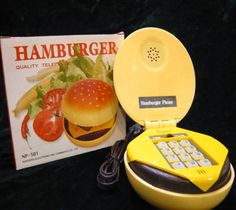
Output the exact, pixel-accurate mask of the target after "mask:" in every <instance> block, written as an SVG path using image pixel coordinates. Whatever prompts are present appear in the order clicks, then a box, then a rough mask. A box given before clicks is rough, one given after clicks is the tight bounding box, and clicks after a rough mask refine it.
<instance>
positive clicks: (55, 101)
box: [42, 88, 65, 109]
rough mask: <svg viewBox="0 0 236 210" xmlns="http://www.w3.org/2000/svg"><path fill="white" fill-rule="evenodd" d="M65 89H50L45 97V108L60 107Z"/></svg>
mask: <svg viewBox="0 0 236 210" xmlns="http://www.w3.org/2000/svg"><path fill="white" fill-rule="evenodd" d="M64 93H65V90H64V89H62V88H57V89H53V90H49V91H48V92H47V93H46V94H45V96H44V97H43V106H42V108H43V109H59V108H60V105H61V101H62V96H63V95H64Z"/></svg>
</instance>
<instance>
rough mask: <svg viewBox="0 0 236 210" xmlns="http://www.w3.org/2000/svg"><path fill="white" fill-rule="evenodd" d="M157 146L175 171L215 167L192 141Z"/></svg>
mask: <svg viewBox="0 0 236 210" xmlns="http://www.w3.org/2000/svg"><path fill="white" fill-rule="evenodd" d="M183 138H184V136H183ZM155 145H156V148H157V149H158V150H159V152H160V153H161V154H162V156H163V157H164V158H165V159H166V161H167V162H168V163H169V165H170V166H171V167H172V168H174V169H184V168H196V167H205V166H211V165H213V163H212V162H211V161H210V160H209V159H208V158H207V157H206V156H205V155H204V154H203V153H202V152H201V151H199V150H198V148H197V147H196V146H195V145H194V143H193V142H191V140H188V139H182V140H178V141H177V140H172V141H171V140H170V141H160V142H158V143H155Z"/></svg>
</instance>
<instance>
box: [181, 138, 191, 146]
mask: <svg viewBox="0 0 236 210" xmlns="http://www.w3.org/2000/svg"><path fill="white" fill-rule="evenodd" d="M180 145H181V146H183V147H186V146H190V145H191V143H190V142H189V141H188V140H185V139H184V140H181V141H180Z"/></svg>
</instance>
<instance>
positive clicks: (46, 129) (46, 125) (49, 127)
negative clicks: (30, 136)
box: [33, 109, 63, 141]
mask: <svg viewBox="0 0 236 210" xmlns="http://www.w3.org/2000/svg"><path fill="white" fill-rule="evenodd" d="M33 128H34V131H35V133H36V134H37V135H38V136H39V137H40V138H41V139H43V140H45V141H55V140H57V139H58V138H59V137H60V136H61V135H62V133H63V118H62V117H61V116H58V115H57V114H55V112H54V111H53V110H48V109H43V110H42V111H41V112H39V114H38V115H37V116H36V118H35V119H34V122H33Z"/></svg>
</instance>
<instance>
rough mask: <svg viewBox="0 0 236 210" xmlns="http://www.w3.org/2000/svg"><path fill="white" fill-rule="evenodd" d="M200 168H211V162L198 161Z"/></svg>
mask: <svg viewBox="0 0 236 210" xmlns="http://www.w3.org/2000/svg"><path fill="white" fill-rule="evenodd" d="M198 163H199V165H200V166H211V165H212V164H211V161H209V160H208V159H204V160H199V161H198Z"/></svg>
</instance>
